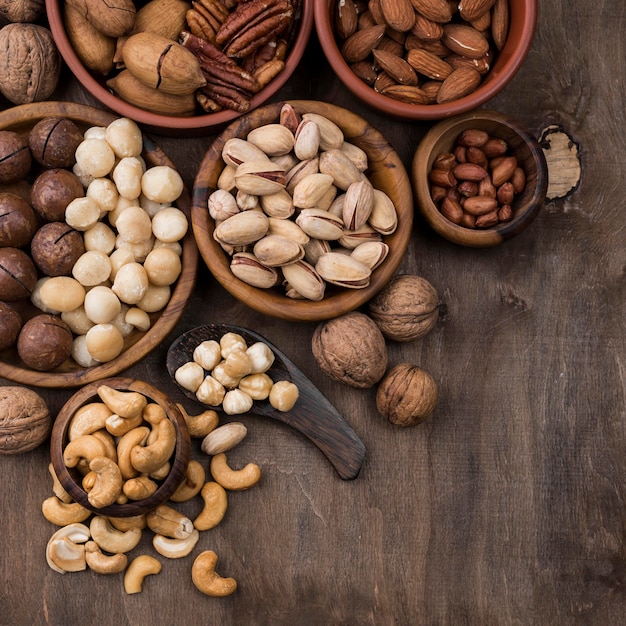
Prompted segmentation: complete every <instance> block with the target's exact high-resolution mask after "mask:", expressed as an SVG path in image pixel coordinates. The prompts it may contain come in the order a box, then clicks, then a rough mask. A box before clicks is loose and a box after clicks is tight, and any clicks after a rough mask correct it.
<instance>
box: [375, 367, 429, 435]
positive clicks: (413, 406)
mask: <svg viewBox="0 0 626 626" xmlns="http://www.w3.org/2000/svg"><path fill="white" fill-rule="evenodd" d="M437 399H438V392H437V383H435V380H434V379H433V377H432V376H431V375H430V374H429V373H428V372H427V371H426V370H424V369H422V368H421V367H418V366H417V365H412V364H411V363H399V364H398V365H395V366H394V367H392V368H391V369H390V370H389V372H387V375H386V376H385V377H384V378H383V379H382V381H381V382H380V385H378V389H377V390H376V408H377V409H378V411H379V413H380V414H381V415H382V416H383V417H386V418H387V419H388V420H389V421H390V422H391V423H392V424H395V425H396V426H415V425H416V424H419V423H420V422H423V421H424V420H425V419H427V418H428V417H430V415H432V413H433V411H434V410H435V407H436V406H437Z"/></svg>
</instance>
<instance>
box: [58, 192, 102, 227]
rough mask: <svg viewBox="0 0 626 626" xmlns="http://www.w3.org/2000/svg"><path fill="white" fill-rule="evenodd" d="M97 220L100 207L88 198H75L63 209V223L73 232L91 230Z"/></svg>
mask: <svg viewBox="0 0 626 626" xmlns="http://www.w3.org/2000/svg"><path fill="white" fill-rule="evenodd" d="M99 219H100V205H99V204H98V203H97V202H96V201H95V200H94V199H93V198H89V197H88V196H85V197H83V198H75V199H74V200H72V201H71V202H70V203H69V204H68V205H67V207H66V208H65V221H66V222H67V224H69V225H70V226H71V227H72V228H74V229H75V230H82V231H84V230H87V229H89V228H92V227H93V226H95V225H96V224H97V223H98V220H99Z"/></svg>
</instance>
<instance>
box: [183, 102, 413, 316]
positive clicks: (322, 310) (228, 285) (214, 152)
mask: <svg viewBox="0 0 626 626" xmlns="http://www.w3.org/2000/svg"><path fill="white" fill-rule="evenodd" d="M290 103H291V104H292V105H293V106H294V107H295V108H296V109H297V110H298V111H299V112H301V113H306V112H310V113H318V114H320V115H324V116H326V117H327V118H328V119H330V120H332V121H333V122H335V123H336V124H337V125H338V126H339V127H340V128H341V130H342V131H343V133H344V136H345V138H346V140H347V141H350V142H352V143H354V144H356V145H357V146H359V147H360V148H361V149H362V150H364V151H365V152H366V153H367V156H368V159H369V170H368V172H367V175H368V177H369V179H370V181H371V182H372V184H373V185H374V187H376V188H378V189H381V190H382V191H384V192H385V193H387V195H388V196H389V197H390V198H391V200H392V201H393V203H394V204H395V206H396V211H397V214H398V228H397V229H396V231H395V232H394V233H393V234H392V235H389V236H387V237H384V241H385V243H387V244H388V245H389V254H388V256H387V258H386V259H385V261H384V262H383V263H382V264H381V265H380V266H379V267H378V268H376V269H375V270H374V272H373V273H372V277H371V281H370V284H369V286H368V287H366V288H364V289H341V288H334V287H332V286H331V285H329V286H328V288H327V290H326V293H327V295H326V296H325V297H324V299H323V300H320V301H317V302H313V301H310V300H293V299H291V298H288V297H287V296H286V295H285V294H284V291H282V290H281V287H274V288H272V289H259V288H257V287H252V286H250V285H248V284H247V283H244V282H243V281H241V280H239V279H238V278H236V277H235V276H234V275H233V274H232V272H231V271H230V267H229V263H230V257H228V256H227V254H226V253H225V252H224V251H223V250H222V248H221V247H220V245H219V244H218V243H217V242H216V241H215V240H214V239H213V231H214V229H215V224H214V222H213V220H212V219H211V217H210V215H209V212H208V210H207V200H208V197H209V195H210V194H211V193H212V192H213V191H214V190H215V189H216V186H217V180H218V178H219V175H220V173H221V171H222V170H223V169H224V162H223V161H222V156H221V153H222V148H223V146H224V144H225V143H226V141H227V140H228V139H230V138H232V137H242V138H243V137H245V136H246V135H247V134H248V132H250V131H251V130H252V129H253V128H257V127H259V126H263V125H265V124H269V123H272V122H276V121H277V120H278V116H279V113H280V109H281V107H282V106H283V104H284V102H277V103H274V104H270V105H267V106H264V107H262V108H260V109H256V110H255V111H253V112H252V113H250V114H249V115H246V116H244V117H242V118H239V119H238V120H236V121H235V122H233V123H232V124H231V125H230V126H228V128H226V130H224V132H223V133H222V134H221V135H219V137H217V139H216V140H215V141H214V142H213V143H212V144H211V146H210V147H209V150H208V151H207V153H206V154H205V156H204V158H203V160H202V162H201V164H200V167H199V169H198V173H197V175H196V179H195V181H194V189H193V202H192V207H191V220H192V224H193V231H194V236H195V238H196V242H197V244H198V248H199V249H200V254H201V255H202V258H203V259H204V261H205V263H206V264H207V266H208V267H209V269H210V270H211V272H212V273H213V274H214V276H215V277H216V278H217V280H218V281H219V282H220V283H221V284H222V286H223V287H224V288H225V289H226V290H227V291H229V292H230V293H231V294H232V295H233V296H235V297H236V298H238V299H239V300H241V301H242V302H244V303H245V304H247V305H248V306H249V307H251V308H253V309H255V310H256V311H259V312H260V313H265V314H266V315H271V316H274V317H278V318H281V319H286V320H291V321H300V320H303V321H304V320H307V321H317V320H324V319H329V318H332V317H336V316H339V315H342V314H344V313H347V312H349V311H352V310H354V309H356V308H358V307H359V306H361V305H362V304H364V303H365V302H367V301H368V300H369V299H370V298H372V297H373V296H374V295H375V294H376V293H378V292H379V291H380V289H382V287H383V286H384V285H386V284H387V282H388V281H389V279H390V278H391V277H392V276H393V274H394V273H395V271H396V270H397V268H398V266H399V265H400V263H401V261H402V259H403V257H404V253H405V252H406V249H407V246H408V245H409V240H410V238H411V232H412V226H413V198H412V193H411V183H410V180H409V177H408V174H407V172H406V169H405V167H404V165H403V163H402V160H401V159H400V157H399V155H398V154H397V153H396V151H395V150H394V149H393V147H392V146H391V145H390V144H389V143H388V142H387V140H386V139H385V137H384V136H383V135H382V134H381V133H380V132H379V131H378V130H376V129H375V128H374V127H373V126H371V125H370V124H369V123H368V122H367V121H365V120H364V119H363V118H361V117H359V116H358V115H355V114H354V113H352V112H351V111H348V110H346V109H343V108H341V107H337V106H335V105H333V104H327V103H325V102H315V101H307V100H294V101H290Z"/></svg>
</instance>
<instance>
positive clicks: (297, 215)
mask: <svg viewBox="0 0 626 626" xmlns="http://www.w3.org/2000/svg"><path fill="white" fill-rule="evenodd" d="M222 158H223V160H224V162H225V163H226V167H225V168H224V170H223V171H222V173H221V175H220V177H219V179H218V182H217V187H218V189H216V190H215V191H214V192H213V193H211V194H210V196H209V198H208V210H209V213H210V215H211V217H212V218H213V219H214V220H215V223H216V228H215V231H214V238H215V240H216V241H217V242H218V243H219V244H220V245H221V246H222V248H223V249H224V250H225V251H226V252H227V253H229V254H231V255H232V260H231V263H230V268H231V271H232V273H233V274H234V275H235V276H236V277H237V278H239V279H240V280H243V281H244V282H246V283H248V284H250V285H253V286H255V287H260V288H271V287H274V286H275V285H277V284H278V283H279V282H280V281H281V278H282V280H283V284H284V285H285V292H286V295H287V296H288V297H290V298H298V299H301V298H306V299H309V300H314V301H317V300H321V299H323V298H324V294H325V289H326V284H327V283H330V284H333V285H337V286H339V287H344V288H350V289H359V288H363V287H367V286H368V285H369V282H370V276H371V273H372V271H373V270H374V269H375V268H376V267H378V266H379V265H380V264H381V263H382V262H383V261H384V260H385V258H386V257H387V254H388V252H389V247H388V245H387V244H386V243H385V242H384V241H383V236H385V235H390V234H391V233H393V232H394V231H395V230H396V228H397V224H398V216H397V212H396V208H395V206H394V204H393V202H392V200H391V198H389V196H388V195H387V194H386V193H385V192H383V191H382V190H380V189H376V188H374V186H373V185H372V183H371V182H370V181H369V179H368V178H367V175H366V171H367V168H368V157H367V154H366V153H365V152H364V151H363V150H362V149H361V148H359V147H358V146H355V145H354V144H351V143H349V142H346V141H345V138H344V134H343V132H342V130H341V129H340V128H339V126H337V125H336V124H335V123H334V122H333V121H331V120H329V119H328V118H327V117H325V116H322V115H319V114H317V113H303V114H300V113H299V112H298V111H296V109H295V108H294V107H293V106H292V105H290V104H285V105H283V107H282V108H281V112H280V119H279V120H278V121H277V122H276V123H271V124H266V125H264V126H260V127H258V128H255V129H253V130H251V131H250V132H249V133H248V135H247V137H246V138H245V139H244V138H238V137H235V138H232V139H229V140H228V141H226V143H225V144H224V147H223V150H222Z"/></svg>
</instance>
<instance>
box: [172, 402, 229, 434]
mask: <svg viewBox="0 0 626 626" xmlns="http://www.w3.org/2000/svg"><path fill="white" fill-rule="evenodd" d="M176 406H177V407H178V409H179V411H180V412H181V413H182V415H183V418H184V420H185V423H186V424H187V430H188V431H189V435H190V436H191V437H206V436H207V435H208V434H209V433H210V432H211V431H212V430H213V429H214V428H216V427H217V424H218V422H219V417H218V415H217V413H216V412H215V411H214V410H213V409H207V410H206V411H204V412H203V413H200V414H199V415H189V413H187V411H186V410H185V407H184V406H183V405H182V404H176Z"/></svg>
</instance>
